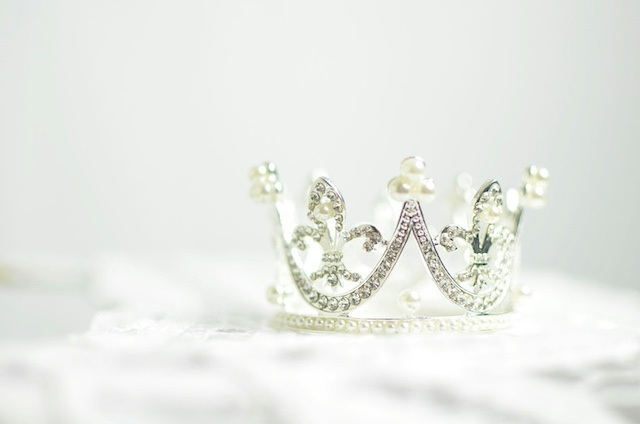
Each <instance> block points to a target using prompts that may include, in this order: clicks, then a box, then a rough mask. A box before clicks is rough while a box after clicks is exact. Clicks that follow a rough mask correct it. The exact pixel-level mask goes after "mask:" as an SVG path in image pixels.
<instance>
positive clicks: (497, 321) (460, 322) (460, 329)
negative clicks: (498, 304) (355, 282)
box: [273, 312, 518, 335]
mask: <svg viewBox="0 0 640 424" xmlns="http://www.w3.org/2000/svg"><path fill="white" fill-rule="evenodd" d="M517 319H518V315H517V314H516V313H515V312H505V313H500V314H492V315H477V316H465V315H460V316H434V317H410V318H354V317H323V316H317V315H304V314H294V313H287V312H281V313H278V314H277V315H276V316H275V318H274V322H273V324H274V326H275V327H276V328H278V329H281V330H289V331H295V332H303V333H342V334H380V335H393V334H421V333H480V332H490V331H498V330H502V329H505V328H509V327H511V326H512V325H513V324H514V323H515V321H516V320H517Z"/></svg>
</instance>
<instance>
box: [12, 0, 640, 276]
mask: <svg viewBox="0 0 640 424" xmlns="http://www.w3.org/2000/svg"><path fill="white" fill-rule="evenodd" d="M638 22H640V3H639V2H634V1H619V0H614V1H608V2H604V1H601V2H591V1H573V2H572V1H569V2H555V1H537V2H530V3H520V2H506V1H505V2H494V1H484V2H459V1H454V2H424V1H399V2H382V1H349V2H345V1H323V2H299V1H269V2H265V1H187V2H166V1H150V0H149V1H135V2H131V1H108V2H107V1H104V2H86V1H9V0H4V1H2V2H0V259H3V258H13V257H16V256H27V257H28V256H29V255H53V256H59V257H64V258H74V260H75V259H77V260H82V258H91V257H93V256H94V255H97V254H100V253H102V252H114V251H115V252H129V253H133V254H137V253H144V254H148V253H167V252H175V251H182V252H183V251H204V252H210V253H212V254H213V255H218V256H220V257H226V256H236V257H238V256H240V257H242V256H247V257H249V256H251V257H256V256H264V257H266V256H268V255H269V254H270V245H269V234H270V227H269V222H268V219H267V218H268V217H267V214H266V213H265V211H264V210H263V209H261V208H260V207H258V206H255V205H253V204H252V203H251V202H250V200H249V198H248V188H249V184H248V180H247V171H248V169H249V168H250V167H251V166H252V165H254V164H257V163H259V162H261V161H263V160H265V159H269V160H272V161H275V162H277V163H278V165H279V167H280V172H281V176H282V178H283V180H284V181H285V183H288V185H289V187H290V188H291V189H292V191H293V192H294V193H302V191H303V188H304V185H305V184H306V182H307V180H306V178H307V173H308V171H310V170H312V169H313V168H314V167H316V166H322V167H324V168H325V169H326V170H327V171H328V172H329V175H331V177H332V178H333V179H334V181H336V182H337V184H338V185H339V186H340V187H341V189H342V191H343V194H344V195H345V197H346V199H347V202H348V206H349V213H350V216H349V220H350V221H351V222H354V221H364V220H368V219H370V218H371V217H372V211H371V208H372V205H373V201H374V200H375V199H376V198H377V196H379V194H380V191H381V190H382V189H383V188H384V187H385V185H386V182H387V181H388V180H389V179H390V178H391V177H393V176H394V175H395V174H396V173H397V169H398V165H399V162H400V160H402V159H403V158H404V157H406V156H409V155H421V156H423V157H425V159H426V161H427V163H428V165H429V167H430V169H429V171H430V175H431V176H432V177H434V178H435V181H436V184H437V185H438V187H439V189H440V192H441V193H442V192H445V191H446V189H447V188H449V186H450V185H451V182H452V179H453V178H454V176H455V175H456V174H457V173H458V172H460V171H463V170H465V171H469V172H471V173H472V175H474V176H476V177H477V178H478V180H484V179H487V178H490V177H496V178H498V179H499V180H500V181H502V182H503V183H504V184H505V185H506V186H511V185H514V184H517V183H518V182H519V179H520V174H521V172H522V170H523V168H524V166H525V165H527V164H529V163H536V164H540V165H544V166H546V167H548V168H549V169H550V171H551V176H552V184H551V187H550V199H551V200H550V204H549V206H548V207H547V208H546V209H544V210H542V211H539V212H538V211H536V212H532V213H530V214H528V216H527V222H526V226H527V228H526V229H525V237H524V240H523V246H524V250H523V252H524V262H525V264H526V266H527V267H530V268H533V267H535V268H544V269H558V270H563V271H566V272H568V273H572V274H576V275H579V276H584V277H587V278H589V279H594V280H599V281H602V282H605V283H607V284H611V285H614V284H619V285H628V286H635V287H640V281H639V280H638V278H637V277H636V274H637V272H636V268H635V260H636V257H637V254H638V253H639V249H638V246H637V244H636V243H635V242H636V241H637V240H638V239H639V236H640V231H639V229H638V224H637V222H636V219H635V216H636V214H637V213H638V207H639V206H640V204H639V203H640V202H639V197H640V195H639V189H638V183H639V182H640V172H639V171H638V169H637V161H638V160H639V154H640V147H638V144H639V142H640V119H639V113H640V81H639V75H640V26H639V25H638ZM437 224H438V225H442V224H444V222H440V223H437Z"/></svg>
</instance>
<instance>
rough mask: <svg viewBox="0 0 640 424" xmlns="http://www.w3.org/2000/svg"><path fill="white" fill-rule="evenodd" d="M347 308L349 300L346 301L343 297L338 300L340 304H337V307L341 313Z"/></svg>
mask: <svg viewBox="0 0 640 424" xmlns="http://www.w3.org/2000/svg"><path fill="white" fill-rule="evenodd" d="M349 306H350V304H349V299H347V298H346V297H343V298H342V299H340V302H338V307H339V308H340V309H341V310H343V311H346V310H347V309H349Z"/></svg>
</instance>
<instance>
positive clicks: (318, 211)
mask: <svg viewBox="0 0 640 424" xmlns="http://www.w3.org/2000/svg"><path fill="white" fill-rule="evenodd" d="M313 215H314V216H315V217H316V219H318V220H320V221H326V220H327V219H329V218H332V217H333V216H334V215H335V211H334V210H333V207H332V205H331V203H329V202H322V203H320V204H319V205H318V206H316V207H315V209H314V210H313Z"/></svg>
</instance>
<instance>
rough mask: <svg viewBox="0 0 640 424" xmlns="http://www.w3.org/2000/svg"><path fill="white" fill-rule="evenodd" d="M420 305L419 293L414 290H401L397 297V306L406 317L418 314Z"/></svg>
mask: <svg viewBox="0 0 640 424" xmlns="http://www.w3.org/2000/svg"><path fill="white" fill-rule="evenodd" d="M420 304H421V301H420V293H418V292H417V291H415V290H410V289H407V290H403V291H402V292H400V294H399V295H398V306H400V309H402V311H403V312H404V313H405V314H406V315H407V316H413V315H414V314H415V313H416V312H418V309H420Z"/></svg>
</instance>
